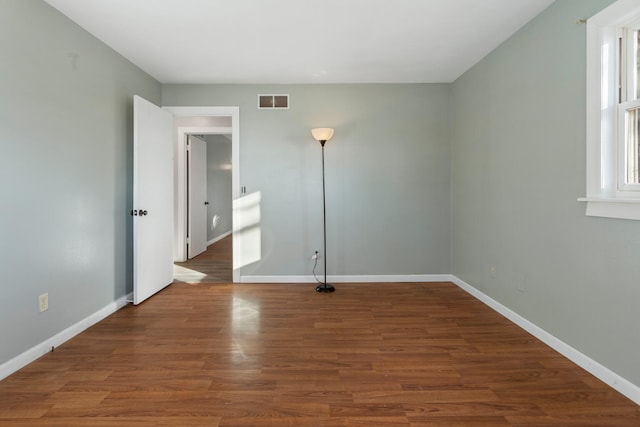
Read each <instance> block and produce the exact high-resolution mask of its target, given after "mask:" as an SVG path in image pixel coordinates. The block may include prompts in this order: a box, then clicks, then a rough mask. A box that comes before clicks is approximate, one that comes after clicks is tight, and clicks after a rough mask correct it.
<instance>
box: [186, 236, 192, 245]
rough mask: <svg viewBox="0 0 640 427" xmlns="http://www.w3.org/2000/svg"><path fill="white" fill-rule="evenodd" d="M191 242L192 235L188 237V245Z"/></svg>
mask: <svg viewBox="0 0 640 427" xmlns="http://www.w3.org/2000/svg"><path fill="white" fill-rule="evenodd" d="M190 244H191V237H187V245H190Z"/></svg>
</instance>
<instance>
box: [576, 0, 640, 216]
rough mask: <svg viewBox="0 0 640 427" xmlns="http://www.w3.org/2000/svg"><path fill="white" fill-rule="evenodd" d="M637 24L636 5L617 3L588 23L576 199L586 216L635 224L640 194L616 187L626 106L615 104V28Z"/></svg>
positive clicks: (634, 1)
mask: <svg viewBox="0 0 640 427" xmlns="http://www.w3.org/2000/svg"><path fill="white" fill-rule="evenodd" d="M639 19H640V1H638V0H618V1H617V2H615V3H613V4H612V5H610V6H609V7H607V8H606V9H604V10H603V11H601V12H600V13H598V14H596V15H594V16H593V17H592V18H590V19H589V20H588V21H587V70H586V71H587V129H586V130H587V195H586V197H584V198H580V199H578V200H579V201H582V202H586V203H587V207H586V215H588V216H600V217H608V218H622V219H634V220H640V191H637V190H638V189H637V188H632V187H630V186H626V185H620V183H624V182H625V181H624V175H623V174H624V171H622V170H621V169H622V168H623V167H625V166H624V164H623V163H622V162H623V161H624V157H623V156H624V153H621V151H622V150H621V148H620V144H622V146H624V141H621V142H619V139H618V135H624V134H623V133H621V132H623V131H624V128H622V129H621V126H624V120H625V118H624V116H625V115H626V114H623V113H622V112H620V113H619V111H618V110H621V109H622V108H624V107H623V105H624V106H626V108H629V106H630V105H628V104H619V102H618V85H619V81H618V80H619V79H618V71H619V70H618V65H617V64H619V63H620V62H619V58H618V53H617V52H618V47H617V44H618V37H619V35H620V29H621V28H625V27H628V26H631V25H632V24H634V23H636V22H638V20H639ZM627 71H628V67H627V69H623V70H622V72H623V74H625V73H626V72H627ZM625 96H626V94H625ZM625 99H626V98H625ZM625 111H626V110H625ZM622 138H624V137H622ZM621 178H622V179H621ZM633 187H635V186H633Z"/></svg>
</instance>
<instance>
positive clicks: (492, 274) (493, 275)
mask: <svg viewBox="0 0 640 427" xmlns="http://www.w3.org/2000/svg"><path fill="white" fill-rule="evenodd" d="M489 277H491V278H492V279H495V278H496V266H495V265H493V264H492V265H491V268H490V269H489Z"/></svg>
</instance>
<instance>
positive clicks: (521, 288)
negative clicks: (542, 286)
mask: <svg viewBox="0 0 640 427" xmlns="http://www.w3.org/2000/svg"><path fill="white" fill-rule="evenodd" d="M516 289H517V290H518V292H520V293H524V292H525V291H526V290H527V278H526V277H525V275H524V274H521V275H520V276H519V277H518V284H517V286H516Z"/></svg>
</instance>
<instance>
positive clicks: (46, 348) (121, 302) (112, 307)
mask: <svg viewBox="0 0 640 427" xmlns="http://www.w3.org/2000/svg"><path fill="white" fill-rule="evenodd" d="M131 298H133V295H132V294H129V295H126V296H123V297H121V298H118V300H116V301H114V302H112V303H110V304H108V305H107V306H105V307H104V308H102V309H100V310H98V311H96V312H95V313H93V314H91V315H89V316H88V317H86V318H84V319H82V320H81V321H79V322H78V323H76V324H75V325H72V326H69V327H68V328H67V329H65V330H64V331H62V332H60V333H58V334H56V335H54V336H52V337H51V338H49V339H47V340H45V341H44V342H41V343H40V344H37V345H35V346H33V347H31V348H30V349H29V350H27V351H25V352H24V353H22V354H19V355H17V356H16V357H14V358H13V359H11V360H8V361H7V362H5V363H3V364H2V365H0V380H2V379H4V378H6V377H8V376H9V375H11V374H13V373H14V372H16V371H18V370H19V369H22V368H23V367H25V366H27V365H28V364H29V363H31V362H33V361H34V360H36V359H38V358H39V357H41V356H43V355H45V354H47V353H48V352H50V351H51V348H52V347H53V348H56V347H58V346H60V345H61V344H63V343H64V342H66V341H68V340H70V339H71V338H73V337H75V336H76V335H78V334H79V333H80V332H82V331H84V330H86V329H88V328H90V327H91V326H93V325H95V324H96V323H98V322H99V321H101V320H103V319H104V318H106V317H107V316H109V315H111V314H113V313H115V312H116V311H118V310H120V309H121V308H122V307H124V306H125V305H127V300H131Z"/></svg>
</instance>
